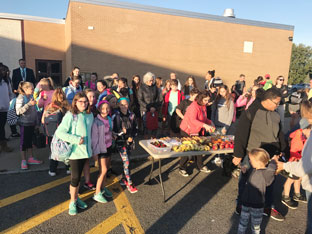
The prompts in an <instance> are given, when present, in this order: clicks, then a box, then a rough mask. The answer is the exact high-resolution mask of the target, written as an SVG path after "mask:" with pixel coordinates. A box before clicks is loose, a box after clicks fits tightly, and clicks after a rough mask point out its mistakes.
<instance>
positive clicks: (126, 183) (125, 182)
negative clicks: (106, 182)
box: [119, 179, 128, 186]
mask: <svg viewBox="0 0 312 234" xmlns="http://www.w3.org/2000/svg"><path fill="white" fill-rule="evenodd" d="M119 183H120V185H121V186H127V185H128V182H127V181H126V180H125V179H121V180H120V181H119Z"/></svg>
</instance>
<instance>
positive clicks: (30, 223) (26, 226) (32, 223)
mask: <svg viewBox="0 0 312 234" xmlns="http://www.w3.org/2000/svg"><path fill="white" fill-rule="evenodd" d="M93 194H94V191H88V192H86V193H83V194H81V195H80V196H79V197H80V198H81V199H82V200H86V199H88V198H90V197H91V196H92V195H93ZM68 205H69V200H68V201H65V202H62V203H61V204H59V205H57V206H54V207H52V208H50V209H48V210H46V211H44V212H42V213H40V214H38V215H36V216H34V217H32V218H30V219H27V220H25V221H24V222H21V223H19V224H16V225H15V226H13V227H11V228H8V229H6V230H4V231H2V232H0V233H1V234H2V233H3V234H4V233H5V234H18V233H24V232H26V231H28V230H30V229H32V228H34V227H36V226H38V225H39V224H41V223H43V222H45V221H47V220H48V219H51V218H53V217H54V216H56V215H58V214H60V213H62V212H64V211H66V210H68Z"/></svg>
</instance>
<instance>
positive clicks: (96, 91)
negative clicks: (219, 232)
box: [0, 59, 312, 233]
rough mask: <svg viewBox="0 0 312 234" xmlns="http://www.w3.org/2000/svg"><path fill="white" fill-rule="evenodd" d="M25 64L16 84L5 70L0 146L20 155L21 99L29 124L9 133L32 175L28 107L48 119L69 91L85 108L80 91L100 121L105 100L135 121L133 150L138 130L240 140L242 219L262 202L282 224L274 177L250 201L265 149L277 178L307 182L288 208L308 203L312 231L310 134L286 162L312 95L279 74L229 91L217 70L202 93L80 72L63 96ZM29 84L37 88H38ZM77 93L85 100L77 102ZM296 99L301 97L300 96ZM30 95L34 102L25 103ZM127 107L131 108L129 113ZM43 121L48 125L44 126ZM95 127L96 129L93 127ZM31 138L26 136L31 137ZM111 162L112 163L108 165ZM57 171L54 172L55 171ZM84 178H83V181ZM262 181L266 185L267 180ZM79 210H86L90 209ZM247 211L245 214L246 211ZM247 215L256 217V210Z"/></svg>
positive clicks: (177, 84)
mask: <svg viewBox="0 0 312 234" xmlns="http://www.w3.org/2000/svg"><path fill="white" fill-rule="evenodd" d="M19 65H20V67H19V68H16V69H14V70H13V75H12V78H11V77H10V70H9V68H8V67H7V66H5V65H4V64H0V147H1V151H3V152H10V151H12V150H13V149H12V148H10V147H9V146H8V145H7V141H8V139H7V138H6V134H5V124H6V122H7V113H8V110H9V109H10V101H11V100H12V99H14V98H15V97H16V96H17V99H16V107H15V108H16V112H17V114H18V115H19V116H20V121H21V119H22V121H23V122H22V124H21V123H19V124H20V126H21V127H20V133H18V132H17V128H16V124H11V125H10V128H11V136H12V137H21V138H23V140H21V152H22V165H21V168H22V169H27V163H28V164H38V163H41V162H40V161H39V160H36V159H35V158H34V157H33V155H32V151H31V152H30V159H28V161H26V153H23V152H26V151H27V149H28V148H29V147H30V145H31V142H29V139H28V137H31V136H32V135H31V132H32V131H33V130H32V128H30V125H29V123H28V122H27V121H29V118H30V117H27V118H28V119H27V118H26V117H25V113H27V111H29V110H30V109H28V108H30V107H31V106H35V105H36V107H37V112H39V113H41V115H37V116H40V117H41V116H42V113H44V111H45V110H46V109H47V108H48V107H51V103H52V104H53V95H55V92H56V90H58V92H61V91H63V92H64V101H66V102H68V105H72V106H73V107H72V108H75V105H77V106H76V108H78V109H79V105H80V104H78V103H77V102H79V100H80V99H81V100H82V99H83V98H84V97H85V96H83V95H80V94H79V93H82V92H83V91H84V93H85V95H86V97H87V98H88V102H89V105H90V109H91V111H92V113H93V115H94V117H96V116H97V115H98V114H101V113H102V112H101V111H102V109H101V110H99V109H98V107H99V106H102V105H103V101H105V103H107V104H108V105H109V110H110V112H109V116H114V114H116V113H117V114H118V115H122V116H123V118H124V117H127V118H128V120H130V122H129V121H128V122H127V124H128V123H130V124H131V125H133V126H134V125H135V128H133V129H132V130H131V131H132V133H131V134H130V135H128V136H127V137H128V138H127V141H126V142H127V144H128V143H129V142H132V138H134V137H136V130H135V129H138V132H139V134H141V135H143V136H144V137H145V138H150V137H152V136H157V137H160V136H168V134H169V135H170V136H192V135H202V136H205V135H210V134H212V133H213V132H216V133H219V134H223V135H226V134H228V135H235V147H234V157H233V164H234V165H236V166H238V167H239V168H241V170H242V172H241V175H240V177H239V192H238V197H237V207H236V213H238V214H240V213H241V212H242V208H244V207H245V208H246V206H247V207H253V206H255V204H256V206H260V207H254V208H261V206H263V207H262V208H264V210H263V214H264V215H266V216H270V217H272V218H273V219H275V220H278V221H283V220H284V219H285V218H284V217H283V216H282V215H281V214H280V213H279V212H278V211H277V210H276V209H275V208H274V207H275V206H274V202H276V201H277V199H274V196H275V195H274V192H273V189H274V186H275V184H274V181H275V177H274V178H273V179H272V182H271V183H270V184H269V185H268V184H267V185H268V186H265V183H264V185H263V186H264V188H261V189H259V188H258V190H257V191H260V193H261V194H262V195H263V199H262V200H261V198H262V196H261V195H260V198H259V200H257V201H254V200H253V199H252V198H246V191H247V190H248V189H249V190H248V192H249V193H251V194H253V192H251V190H250V188H249V187H248V186H249V183H250V178H251V175H250V173H246V171H248V170H249V169H251V168H253V169H255V168H257V167H255V166H254V164H253V163H255V161H252V160H251V159H252V158H253V156H255V155H260V154H263V155H265V154H266V153H263V152H260V151H257V152H255V151H253V150H254V149H258V148H261V149H263V150H265V152H267V153H268V155H269V156H270V158H271V159H273V161H275V163H276V167H277V169H276V170H277V172H279V171H281V170H283V171H286V172H288V173H289V174H293V175H295V176H297V177H298V179H300V181H301V183H302V187H303V189H304V190H305V191H306V197H304V196H303V194H300V190H299V192H298V189H297V190H296V194H294V197H293V199H291V198H290V197H289V192H288V194H287V192H285V193H284V194H283V197H282V202H283V203H284V204H285V205H287V206H288V207H290V208H296V207H297V206H298V204H297V203H296V202H298V201H299V202H307V201H308V226H307V232H308V233H311V230H312V228H311V223H312V199H311V192H312V161H311V158H312V157H311V153H310V152H311V150H312V149H310V148H311V147H312V142H311V140H310V138H309V134H306V135H301V137H303V138H304V137H305V141H306V143H305V146H304V148H303V145H302V148H301V149H300V157H298V158H297V160H293V161H289V162H287V159H288V158H290V156H291V153H292V151H291V145H290V144H289V139H288V137H289V136H290V134H291V133H292V132H294V131H296V130H298V129H301V130H304V129H306V128H308V129H311V127H310V126H309V125H310V124H311V123H312V114H311V113H312V104H311V102H310V101H309V100H310V98H311V97H312V92H311V90H312V89H311V90H304V91H303V92H301V93H300V94H299V96H295V95H293V94H290V93H288V87H287V85H286V84H285V78H284V77H283V76H278V77H277V78H276V79H275V81H273V80H272V79H271V77H270V75H269V74H266V75H264V77H262V76H259V77H257V78H256V79H255V80H254V82H253V85H252V86H251V87H247V86H246V80H245V79H246V77H245V75H244V74H241V75H240V76H239V78H238V80H237V81H236V82H235V83H234V84H232V85H229V84H225V82H224V80H222V79H221V78H220V77H216V76H215V73H216V72H215V71H214V70H209V71H208V72H207V73H206V76H205V84H204V89H203V90H199V87H197V83H198V80H197V81H196V79H195V78H194V77H193V76H189V77H186V79H185V80H186V82H185V83H184V84H183V83H181V81H180V80H179V79H178V77H177V74H176V73H174V72H172V73H170V74H169V79H167V80H164V79H163V78H162V77H156V76H155V75H154V74H153V73H151V72H147V73H145V74H144V75H143V77H142V79H141V76H140V75H133V77H132V79H131V82H130V85H129V84H128V79H127V78H124V77H120V76H119V74H118V73H114V74H112V75H109V76H105V77H104V78H98V75H97V73H96V72H94V73H92V74H91V77H90V80H88V81H86V82H84V81H83V79H82V77H81V76H80V69H79V67H75V68H74V69H73V70H72V72H71V74H70V76H69V77H68V78H67V79H66V81H65V83H64V85H63V89H62V90H60V89H56V88H55V87H54V84H53V81H52V79H51V78H43V79H41V80H40V81H38V80H36V79H35V76H34V72H33V71H32V70H31V69H29V68H27V67H26V61H25V60H24V59H20V60H19ZM29 84H32V87H31V86H30V85H29ZM311 85H312V82H311ZM77 94H79V95H80V96H79V97H78V96H77ZM296 94H297V95H298V92H296ZM19 95H21V96H19ZM23 95H24V96H25V97H26V99H27V98H28V99H29V100H27V101H25V100H24V99H23ZM296 98H297V99H296ZM293 100H294V101H293ZM81 102H83V101H81ZM287 103H288V105H287V106H288V108H287V109H288V110H289V113H290V115H291V123H290V129H291V130H290V131H289V132H288V133H285V132H284V131H285V129H287V127H286V126H285V110H286V104H287ZM26 104H27V106H26ZM19 105H20V106H19ZM125 107H126V109H124V108H125ZM84 110H85V109H84ZM103 111H104V110H103ZM128 111H129V113H128ZM82 112H83V110H82V111H81V113H82ZM78 113H80V112H78ZM103 113H104V112H103ZM123 113H124V114H123ZM127 113H128V114H127ZM130 113H131V114H130ZM105 116H106V115H105ZM132 116H135V117H132ZM64 118H65V117H64ZM133 118H134V119H133ZM90 121H91V120H90ZM122 121H123V120H122ZM39 122H40V120H39ZM41 122H42V123H41V124H43V121H41ZM115 124H117V125H118V124H119V122H118V121H117V123H115ZM133 126H132V127H133ZM130 127H131V126H127V127H125V126H124V125H121V127H120V129H121V130H122V131H123V129H124V128H127V129H130ZM89 128H90V129H91V125H90V126H89ZM235 129H239V131H235ZM90 131H91V130H90ZM125 134H126V133H125ZM214 134H215V133H214ZM20 135H22V136H20ZM25 136H27V137H26V138H25ZM129 139H130V140H131V141H130V140H129ZM50 140H51V139H50ZM90 140H92V139H90ZM79 144H80V143H79ZM105 150H106V149H105ZM301 151H302V152H301ZM251 152H253V153H251ZM259 152H260V153H259ZM119 153H120V154H121V157H122V155H123V154H124V152H119ZM91 156H92V154H91ZM276 156H278V157H276ZM285 159H286V160H285ZM127 160H128V158H127V159H126V160H125V161H124V167H126V168H124V169H125V175H126V179H127V180H126V181H124V183H128V185H130V184H131V182H130V181H131V180H130V179H129V178H130V177H129V176H130V174H129V172H128V171H127V170H128V168H127V167H128V165H129V161H127ZM195 160H196V166H197V169H198V170H199V171H201V172H204V173H209V172H210V171H209V169H208V168H207V166H205V165H203V161H202V156H197V157H196V158H195ZM283 160H284V161H283ZM84 163H85V161H84ZM88 163H89V162H88ZM107 163H108V164H107V165H109V162H107ZM127 163H128V164H127ZM73 165H74V164H73ZM105 165H106V164H105ZM107 165H106V166H107ZM186 165H187V158H181V160H180V167H179V172H180V174H181V175H182V176H185V177H186V176H189V174H188V171H187V167H186ZM82 167H84V166H83V165H82V166H81V165H79V168H80V169H79V173H81V172H80V170H82ZM50 168H51V166H50ZM260 168H261V167H260ZM50 172H53V173H54V171H51V170H50ZM53 173H50V175H54V174H55V173H54V174H53ZM127 173H128V174H127ZM289 174H288V175H289ZM127 176H128V177H127ZM78 177H79V176H78ZM260 177H261V176H260ZM260 177H259V178H260ZM253 179H254V178H253ZM78 180H80V177H79V178H78ZM77 183H78V182H77V178H76V183H75V187H77ZM258 183H259V184H261V182H258ZM91 187H92V186H91ZM128 189H129V187H128ZM131 189H132V190H131ZM284 190H285V189H284ZM129 191H132V192H136V191H137V189H136V188H135V187H134V186H132V188H130V189H129ZM73 193H75V194H76V193H77V191H76V190H75V191H74V192H73ZM107 193H108V192H107ZM298 193H299V194H298ZM258 195H259V194H258ZM75 196H77V195H73V200H74V201H75ZM256 196H257V195H256ZM294 198H296V199H294ZM100 199H102V198H100ZM246 199H247V200H246ZM76 202H80V201H77V197H76ZM254 202H256V203H254ZM259 204H260V205H259ZM78 205H79V204H78ZM80 205H81V206H84V204H80ZM243 211H246V210H244V209H243ZM248 212H250V213H251V215H253V213H252V211H247V213H248ZM244 215H245V213H244ZM258 221H259V218H258ZM252 222H253V218H252ZM260 223H261V220H260ZM244 225H246V224H245V223H243V222H241V223H240V229H239V230H240V231H241V232H242V233H243V232H244ZM252 227H253V228H255V229H253V230H254V231H255V232H257V231H259V230H260V229H259V225H256V223H252Z"/></svg>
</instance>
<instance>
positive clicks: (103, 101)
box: [96, 100, 109, 110]
mask: <svg viewBox="0 0 312 234" xmlns="http://www.w3.org/2000/svg"><path fill="white" fill-rule="evenodd" d="M104 103H107V104H108V105H109V102H108V101H106V100H102V101H100V102H99V103H98V104H97V105H96V108H97V109H98V110H100V109H101V106H102V105H103V104H104Z"/></svg>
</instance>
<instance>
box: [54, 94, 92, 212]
mask: <svg viewBox="0 0 312 234" xmlns="http://www.w3.org/2000/svg"><path fill="white" fill-rule="evenodd" d="M89 107H90V105H89V101H88V98H87V96H86V95H85V94H84V93H83V92H79V93H76V95H75V96H74V98H73V102H72V104H71V108H70V111H68V112H67V113H66V114H65V116H64V117H63V120H62V122H61V124H60V125H59V127H58V128H57V130H56V132H55V134H56V136H57V137H58V138H60V139H61V140H63V141H66V142H68V143H70V144H72V151H71V154H70V156H69V165H70V168H71V183H70V186H69V191H70V203H69V211H68V213H69V215H76V214H77V207H78V208H80V209H86V208H87V207H88V206H87V204H86V203H85V202H83V201H82V200H80V199H79V197H78V189H79V184H80V179H81V174H82V171H83V167H84V165H85V163H86V160H87V159H89V158H90V157H91V156H92V148H91V128H92V123H93V114H92V113H91V112H90V108H89Z"/></svg>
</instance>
